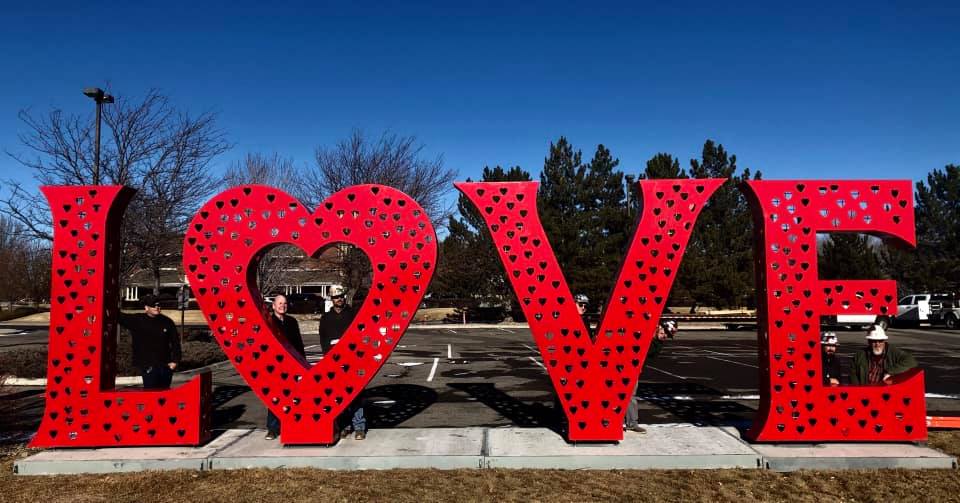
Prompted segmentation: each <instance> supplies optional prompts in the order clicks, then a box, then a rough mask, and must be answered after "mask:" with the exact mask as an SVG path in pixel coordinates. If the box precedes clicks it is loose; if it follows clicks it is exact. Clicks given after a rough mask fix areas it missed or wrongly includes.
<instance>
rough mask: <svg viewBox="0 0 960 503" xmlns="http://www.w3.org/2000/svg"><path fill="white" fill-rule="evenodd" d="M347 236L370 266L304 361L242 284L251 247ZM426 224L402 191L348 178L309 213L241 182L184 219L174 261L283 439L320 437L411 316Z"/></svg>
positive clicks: (313, 244)
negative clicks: (345, 325)
mask: <svg viewBox="0 0 960 503" xmlns="http://www.w3.org/2000/svg"><path fill="white" fill-rule="evenodd" d="M338 242H339V243H349V244H352V245H355V246H357V247H358V248H360V249H361V250H363V251H364V253H366V254H367V257H369V258H370V262H371V264H372V265H373V282H372V287H371V291H370V294H369V295H368V297H367V299H366V301H365V302H364V304H363V306H362V307H361V308H360V309H359V311H358V312H357V315H356V318H354V321H353V323H352V324H351V326H350V328H349V329H348V330H347V333H346V334H345V335H344V336H343V337H342V338H341V339H340V342H339V343H337V344H336V345H335V346H334V347H333V349H332V350H331V351H330V352H329V354H327V355H325V356H324V358H323V360H321V361H320V362H318V363H316V364H315V365H313V367H312V368H311V366H310V364H309V363H308V362H307V361H305V360H303V359H302V358H301V357H300V355H298V354H296V353H294V352H291V351H290V349H289V347H287V346H286V345H285V344H282V343H280V342H279V340H278V338H277V334H275V333H274V332H273V330H272V329H271V325H270V324H268V323H267V320H266V319H265V318H264V312H263V309H262V307H263V297H262V296H261V295H260V292H258V291H257V289H256V287H255V286H254V285H253V284H252V283H251V280H252V276H251V275H252V274H254V272H253V271H256V263H257V260H259V256H260V255H261V254H262V252H264V251H265V249H266V248H268V247H269V246H271V245H275V244H280V243H287V244H292V245H294V246H298V247H300V248H301V249H303V250H304V251H305V252H306V253H308V254H310V255H313V254H315V253H317V252H319V251H320V250H321V249H323V248H324V247H326V246H329V245H331V244H334V243H338ZM436 257H437V243H436V234H435V233H434V230H433V226H432V225H431V223H430V220H429V218H428V216H427V214H426V212H424V211H423V209H422V208H421V207H420V205H419V204H417V203H416V202H415V201H414V200H413V199H411V198H410V197H409V196H407V195H406V194H404V193H402V192H400V191H398V190H396V189H392V188H390V187H385V186H382V185H356V186H353V187H349V188H346V189H344V190H341V191H340V192H337V193H336V194H334V195H332V196H331V197H330V198H328V199H327V200H326V201H324V202H323V203H321V205H320V207H319V208H317V210H316V211H314V212H313V213H310V212H309V210H307V209H305V208H304V207H303V205H301V204H300V203H298V202H297V201H296V200H295V199H294V198H293V197H291V196H290V195H288V194H286V193H284V192H283V191H280V190H277V189H274V188H271V187H263V186H241V187H235V188H233V189H230V190H227V191H225V192H223V193H221V194H220V195H218V196H216V197H214V198H213V199H212V200H210V201H209V202H208V203H207V204H206V205H204V207H203V208H201V210H200V213H198V214H197V216H196V217H194V219H193V222H191V224H190V228H189V230H188V232H187V238H186V242H185V243H184V248H183V263H184V268H185V269H186V271H187V275H188V276H189V277H190V284H191V285H192V286H193V288H194V291H195V292H196V294H197V301H198V302H199V304H200V309H202V310H203V313H204V315H205V316H206V317H207V320H208V321H209V323H210V327H211V328H212V329H213V332H214V335H215V336H216V338H217V341H218V342H219V343H220V345H221V346H222V347H223V350H224V352H225V353H226V354H227V356H228V357H229V358H230V360H231V361H232V362H233V364H234V366H236V368H237V370H238V371H239V372H240V374H241V375H242V376H243V378H244V379H245V380H246V381H247V383H248V384H250V387H251V388H253V391H254V392H255V393H256V394H257V396H259V397H260V399H261V400H263V402H264V403H265V404H266V405H267V407H268V408H270V410H272V411H273V412H274V413H275V414H276V415H277V417H279V418H280V420H281V423H282V428H281V440H282V442H283V443H284V444H317V443H322V444H329V443H332V442H333V439H334V437H333V434H334V431H333V426H334V425H333V421H334V419H335V418H336V417H337V416H338V415H339V414H340V413H341V412H342V411H343V410H344V409H345V408H346V407H347V406H348V405H349V404H350V402H351V401H352V400H353V399H354V398H355V397H356V396H357V395H358V394H359V393H360V391H362V390H363V387H364V386H365V385H366V384H367V383H368V382H370V380H371V379H373V377H374V375H376V373H377V371H378V370H379V369H380V367H381V366H382V365H383V363H384V362H385V361H386V360H387V358H388V357H389V356H390V353H391V352H392V351H393V348H394V347H395V346H396V344H397V341H399V340H400V337H402V336H403V333H404V331H405V330H406V329H407V325H409V324H410V320H412V319H413V314H414V313H415V312H416V310H417V307H418V306H419V304H420V300H421V299H422V298H423V295H424V293H426V290H427V285H428V284H429V283H430V278H431V277H432V276H433V270H434V267H433V266H434V264H435V262H436Z"/></svg>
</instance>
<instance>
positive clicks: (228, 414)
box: [211, 384, 250, 428]
mask: <svg viewBox="0 0 960 503" xmlns="http://www.w3.org/2000/svg"><path fill="white" fill-rule="evenodd" d="M248 391H250V387H249V386H241V385H236V384H223V385H220V386H216V387H214V389H213V397H211V405H212V408H213V413H212V415H211V423H212V424H213V427H214V428H223V427H227V426H229V425H230V424H231V423H233V422H234V421H237V420H238V419H240V417H241V416H243V413H244V412H246V410H247V406H246V405H243V404H238V405H231V406H229V407H222V405H223V404H225V403H227V402H229V401H230V400H233V399H234V398H236V397H238V396H240V395H242V394H244V393H246V392H248Z"/></svg>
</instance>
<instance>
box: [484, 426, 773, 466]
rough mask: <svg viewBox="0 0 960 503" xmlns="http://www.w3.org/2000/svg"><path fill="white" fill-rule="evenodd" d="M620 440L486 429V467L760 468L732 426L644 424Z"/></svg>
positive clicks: (751, 452) (532, 431)
mask: <svg viewBox="0 0 960 503" xmlns="http://www.w3.org/2000/svg"><path fill="white" fill-rule="evenodd" d="M646 429H647V433H642V434H641V433H634V432H625V433H624V438H623V441H621V442H620V443H619V444H574V445H571V444H568V443H567V442H566V441H564V439H563V438H561V437H560V436H559V435H557V434H556V433H554V432H552V431H549V430H545V429H540V428H497V429H491V430H488V442H487V444H488V451H487V456H486V465H485V467H486V468H566V469H601V470H606V469H631V468H632V469H642V468H656V469H674V468H677V469H687V468H690V469H704V468H706V469H709V468H754V469H755V468H760V467H761V459H760V455H759V454H757V453H756V452H755V451H754V450H753V449H751V448H750V446H748V445H747V444H745V443H743V442H741V441H740V439H739V438H738V436H737V433H736V430H734V429H731V430H729V431H725V430H724V429H722V428H716V427H693V426H690V427H675V426H674V427H657V426H646Z"/></svg>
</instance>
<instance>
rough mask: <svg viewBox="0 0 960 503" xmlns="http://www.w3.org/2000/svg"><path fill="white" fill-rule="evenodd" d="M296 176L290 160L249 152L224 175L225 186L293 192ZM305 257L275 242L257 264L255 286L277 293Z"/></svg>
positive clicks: (290, 247)
mask: <svg viewBox="0 0 960 503" xmlns="http://www.w3.org/2000/svg"><path fill="white" fill-rule="evenodd" d="M297 180H298V175H297V172H296V168H295V167H294V163H293V160H292V159H287V158H283V157H280V155H279V154H277V153H274V154H273V155H269V156H268V155H264V154H260V153H249V154H247V156H246V157H245V158H244V159H243V160H242V161H236V162H234V163H233V164H232V165H231V166H230V168H229V169H228V170H227V173H226V175H225V176H224V182H225V183H226V185H227V186H228V187H234V186H237V185H246V184H257V185H267V186H270V187H276V188H278V189H282V190H284V191H286V192H290V193H293V192H294V191H293V188H294V187H295V186H296V183H297ZM306 259H307V257H306V255H305V254H304V253H303V252H302V251H301V250H300V249H299V248H297V247H296V246H293V245H279V246H275V247H272V248H270V249H268V250H267V251H266V252H264V253H263V254H262V255H261V256H260V260H259V262H258V263H257V271H256V272H257V288H258V289H259V290H260V292H261V293H263V294H274V293H279V291H280V287H282V286H284V285H287V284H289V283H290V280H291V277H292V272H293V271H295V270H296V269H297V268H298V266H299V265H300V264H301V263H303V262H304V261H305V260H306Z"/></svg>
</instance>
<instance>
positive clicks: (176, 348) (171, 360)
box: [119, 294, 181, 390]
mask: <svg viewBox="0 0 960 503" xmlns="http://www.w3.org/2000/svg"><path fill="white" fill-rule="evenodd" d="M142 304H143V311H144V312H142V313H137V314H126V313H120V320H119V321H120V326H121V327H123V328H126V329H127V330H128V331H129V332H130V339H131V341H132V342H133V366H134V367H137V368H138V369H140V375H141V376H142V377H143V389H148V390H155V389H159V390H163V389H169V388H170V383H171V382H173V371H174V370H176V368H177V364H178V363H179V362H180V356H181V354H180V334H178V333H177V326H176V325H175V324H174V323H173V320H171V319H170V318H168V317H166V316H164V315H163V314H160V301H159V299H157V297H156V296H154V295H149V294H148V295H144V296H143V302H142Z"/></svg>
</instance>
